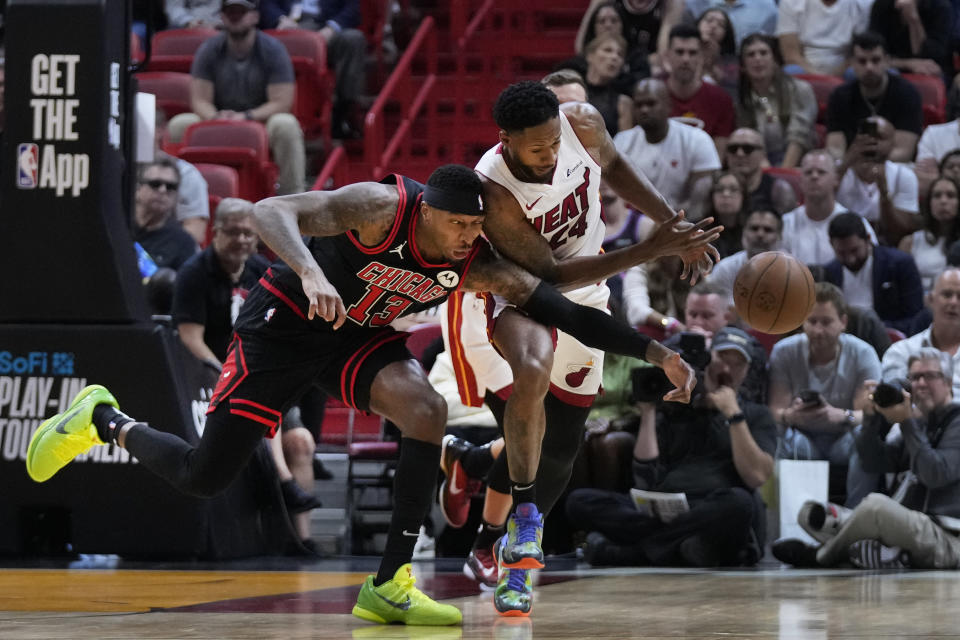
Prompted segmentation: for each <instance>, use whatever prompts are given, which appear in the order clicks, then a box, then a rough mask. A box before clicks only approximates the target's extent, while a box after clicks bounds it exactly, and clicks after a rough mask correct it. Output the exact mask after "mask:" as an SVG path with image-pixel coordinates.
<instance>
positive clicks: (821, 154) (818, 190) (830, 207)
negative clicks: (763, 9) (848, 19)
mask: <svg viewBox="0 0 960 640" xmlns="http://www.w3.org/2000/svg"><path fill="white" fill-rule="evenodd" d="M818 1H819V0H818ZM800 171H801V172H802V174H803V177H802V178H801V180H800V189H801V190H802V191H803V198H804V203H803V204H802V205H800V206H799V207H797V208H796V209H794V210H793V211H791V212H789V213H786V214H784V216H783V250H784V251H786V252H787V253H789V254H791V255H792V256H793V257H795V258H796V259H797V260H799V261H800V262H803V263H804V264H826V263H828V262H830V261H831V260H833V259H834V257H835V256H834V253H833V247H831V246H830V236H829V234H828V232H827V230H828V228H829V226H830V220H831V219H833V217H834V216H836V215H838V214H840V213H844V212H845V211H846V209H844V208H843V206H842V205H840V204H839V203H837V201H836V197H835V193H836V190H837V184H838V179H837V168H836V164H835V163H834V161H833V156H831V155H830V154H829V153H828V152H827V151H826V150H824V149H815V150H813V151H810V152H808V153H807V155H805V156H803V160H801V161H800ZM869 233H871V234H872V233H873V230H872V229H870V230H869Z"/></svg>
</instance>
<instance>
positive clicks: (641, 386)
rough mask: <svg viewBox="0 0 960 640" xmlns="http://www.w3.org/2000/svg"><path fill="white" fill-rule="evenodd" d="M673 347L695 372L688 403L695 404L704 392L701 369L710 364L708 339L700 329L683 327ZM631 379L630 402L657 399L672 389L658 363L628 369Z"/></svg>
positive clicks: (656, 400)
mask: <svg viewBox="0 0 960 640" xmlns="http://www.w3.org/2000/svg"><path fill="white" fill-rule="evenodd" d="M676 351H677V353H679V354H680V357H681V358H683V359H684V360H686V361H687V363H688V364H689V365H690V366H691V367H693V369H694V371H695V373H696V376H697V383H696V386H694V388H693V395H692V397H691V399H690V404H691V406H698V405H699V404H700V401H701V400H702V397H703V394H704V393H705V389H704V385H703V376H704V370H705V369H706V368H707V365H708V364H710V351H709V350H708V349H707V339H706V337H705V336H704V335H703V334H701V333H695V332H692V331H684V332H682V333H681V334H680V336H679V344H678V345H677V349H676ZM630 379H631V383H632V387H633V391H632V393H631V394H630V399H631V401H632V402H659V401H660V400H661V399H662V398H663V396H664V395H665V394H666V393H667V392H668V391H670V390H671V389H673V385H672V384H671V383H670V380H669V379H668V378H667V374H665V373H664V372H663V369H661V368H660V367H637V368H635V369H633V370H632V371H631V372H630Z"/></svg>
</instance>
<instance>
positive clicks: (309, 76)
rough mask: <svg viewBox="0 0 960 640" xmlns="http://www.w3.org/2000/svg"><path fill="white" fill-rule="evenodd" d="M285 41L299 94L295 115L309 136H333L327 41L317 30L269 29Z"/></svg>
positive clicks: (325, 139) (284, 44) (305, 133)
mask: <svg viewBox="0 0 960 640" xmlns="http://www.w3.org/2000/svg"><path fill="white" fill-rule="evenodd" d="M265 33H267V34H268V35H271V36H273V37H274V38H276V39H277V40H279V41H280V42H282V43H283V46H285V47H286V48H287V53H289V54H290V60H291V62H293V73H294V75H295V76H296V85H297V94H296V98H295V99H294V103H293V115H294V116H296V118H297V120H298V121H299V122H300V126H301V127H303V134H304V136H306V137H307V138H316V137H321V138H323V139H324V141H329V139H330V118H331V113H332V105H333V75H332V74H331V73H330V72H329V71H328V69H327V43H326V42H325V41H324V39H323V36H321V35H320V34H319V33H317V32H316V31H307V30H305V29H271V30H268V31H266V32H265Z"/></svg>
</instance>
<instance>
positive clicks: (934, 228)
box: [899, 157, 960, 293]
mask: <svg viewBox="0 0 960 640" xmlns="http://www.w3.org/2000/svg"><path fill="white" fill-rule="evenodd" d="M958 159H960V157H958ZM958 211H960V183H958V182H957V181H956V180H955V179H954V178H948V177H947V176H940V177H939V178H937V179H936V180H934V181H933V182H932V183H931V184H930V190H929V191H928V192H927V197H926V198H924V199H923V202H922V204H921V208H920V213H921V215H922V216H923V228H922V229H919V230H917V231H914V232H913V233H912V234H910V235H908V236H904V238H903V239H902V240H901V241H900V245H899V249H900V250H901V251H905V252H907V253H909V254H911V255H912V256H913V259H914V261H915V262H916V263H917V269H918V270H919V271H920V279H921V281H922V282H923V291H924V293H929V292H930V289H931V288H932V286H933V281H934V280H935V279H936V277H937V276H938V275H940V273H942V272H943V270H944V269H945V268H946V266H947V250H948V249H949V248H950V245H952V244H953V243H954V241H956V240H958V239H960V224H958V222H957V213H958Z"/></svg>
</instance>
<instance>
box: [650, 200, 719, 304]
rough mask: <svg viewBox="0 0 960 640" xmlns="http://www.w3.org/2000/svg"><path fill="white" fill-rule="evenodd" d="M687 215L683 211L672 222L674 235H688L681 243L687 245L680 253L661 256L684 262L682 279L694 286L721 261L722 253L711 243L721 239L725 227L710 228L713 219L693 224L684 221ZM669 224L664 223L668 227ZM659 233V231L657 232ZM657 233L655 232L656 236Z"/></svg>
mask: <svg viewBox="0 0 960 640" xmlns="http://www.w3.org/2000/svg"><path fill="white" fill-rule="evenodd" d="M684 216H685V213H684V212H683V211H682V210H681V211H679V212H678V213H677V217H676V218H674V219H673V220H672V221H670V222H671V223H672V224H673V229H674V233H676V232H681V233H685V234H687V235H686V236H684V237H683V238H681V241H683V242H686V245H685V246H684V247H683V248H682V250H680V251H675V252H673V253H663V254H661V255H676V256H679V257H680V259H681V260H682V261H683V271H682V273H681V274H680V278H681V279H684V278H688V277H689V278H690V285H691V286H693V285H695V284H696V283H697V281H698V280H700V279H701V278H703V277H704V276H706V275H707V274H708V273H710V270H711V269H713V264H714V263H715V262H719V261H720V252H719V251H717V249H716V247H714V246H713V245H712V244H710V243H711V242H713V241H714V240H716V239H717V238H719V237H720V232H721V231H723V227H722V226H720V225H717V226H715V227H710V226H709V225H710V223H711V222H713V218H705V219H703V220H701V221H700V222H698V223H696V224H693V223H692V222H687V221H686V220H684ZM667 224H669V223H663V225H661V226H664V225H667ZM657 231H659V229H658V230H657ZM655 235H656V232H654V236H655Z"/></svg>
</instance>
